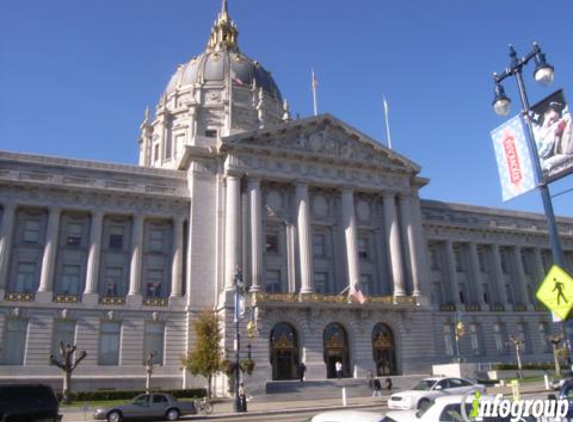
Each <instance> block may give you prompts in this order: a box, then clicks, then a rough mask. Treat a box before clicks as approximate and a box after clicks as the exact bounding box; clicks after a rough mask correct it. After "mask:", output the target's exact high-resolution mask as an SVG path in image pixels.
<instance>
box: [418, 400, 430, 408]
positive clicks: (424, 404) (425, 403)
mask: <svg viewBox="0 0 573 422" xmlns="http://www.w3.org/2000/svg"><path fill="white" fill-rule="evenodd" d="M429 405H430V400H428V399H420V401H419V402H418V409H422V410H424V409H427V408H428V406H429Z"/></svg>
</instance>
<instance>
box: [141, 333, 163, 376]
mask: <svg viewBox="0 0 573 422" xmlns="http://www.w3.org/2000/svg"><path fill="white" fill-rule="evenodd" d="M164 339H165V325H164V324H163V323H162V322H147V323H146V324H145V336H144V344H143V358H144V359H147V356H148V353H150V352H152V353H155V357H154V358H153V363H154V364H156V365H163V347H164Z"/></svg>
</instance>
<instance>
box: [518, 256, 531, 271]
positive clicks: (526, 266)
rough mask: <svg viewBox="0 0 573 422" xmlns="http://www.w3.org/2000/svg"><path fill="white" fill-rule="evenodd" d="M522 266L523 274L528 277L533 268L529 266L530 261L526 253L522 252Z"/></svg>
mask: <svg viewBox="0 0 573 422" xmlns="http://www.w3.org/2000/svg"><path fill="white" fill-rule="evenodd" d="M520 255H521V265H523V272H524V274H526V275H529V274H531V267H530V265H529V261H528V260H527V254H526V253H525V251H522V252H521V254H520Z"/></svg>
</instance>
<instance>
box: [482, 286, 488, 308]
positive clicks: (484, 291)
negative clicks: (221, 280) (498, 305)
mask: <svg viewBox="0 0 573 422" xmlns="http://www.w3.org/2000/svg"><path fill="white" fill-rule="evenodd" d="M483 301H484V303H485V304H489V285H488V284H487V283H484V285H483Z"/></svg>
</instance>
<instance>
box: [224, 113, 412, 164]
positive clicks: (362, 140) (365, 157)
mask: <svg viewBox="0 0 573 422" xmlns="http://www.w3.org/2000/svg"><path fill="white" fill-rule="evenodd" d="M222 149H224V150H228V151H231V150H232V151H237V152H240V151H247V152H248V151H251V152H256V153H264V154H267V155H272V156H283V157H295V158H297V159H300V160H303V161H304V160H312V161H315V162H329V163H337V164H342V165H348V166H352V167H369V168H377V169H381V168H386V169H392V170H393V171H397V172H401V173H409V174H417V173H418V172H419V171H420V167H419V166H418V165H417V164H415V163H414V162H412V161H410V160H408V159H407V158H405V157H403V156H402V155H400V154H398V153H396V152H395V151H393V150H391V149H389V148H387V147H386V146H384V145H382V144H380V143H379V142H377V141H375V140H373V139H372V138H370V137H368V136H366V135H364V134H363V133H361V132H359V131H357V130H356V129H354V128H352V127H351V126H349V125H347V124H346V123H343V122H341V121H340V120H338V119H336V118H334V117H332V116H330V115H321V116H316V117H310V118H307V119H300V120H295V121H292V122H289V123H285V124H284V125H281V126H278V127H274V128H271V129H268V130H257V131H253V132H247V133H242V134H238V135H234V136H230V137H227V138H225V139H223V147H222Z"/></svg>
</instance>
